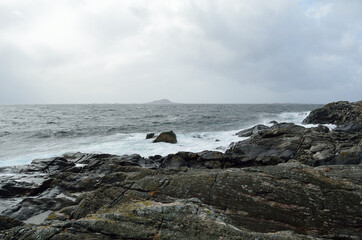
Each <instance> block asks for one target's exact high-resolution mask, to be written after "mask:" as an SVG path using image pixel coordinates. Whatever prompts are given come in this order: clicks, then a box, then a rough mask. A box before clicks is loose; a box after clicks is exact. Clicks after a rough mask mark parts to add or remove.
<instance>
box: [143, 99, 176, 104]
mask: <svg viewBox="0 0 362 240" xmlns="http://www.w3.org/2000/svg"><path fill="white" fill-rule="evenodd" d="M146 104H154V105H170V104H177V103H174V102H171V101H170V100H168V99H161V100H155V101H152V102H149V103H146Z"/></svg>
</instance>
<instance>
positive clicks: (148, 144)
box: [0, 105, 334, 167]
mask: <svg viewBox="0 0 362 240" xmlns="http://www.w3.org/2000/svg"><path fill="white" fill-rule="evenodd" d="M186 107H187V111H186V110H185V112H179V113H178V114H175V115H172V114H170V116H169V117H167V118H166V119H161V120H158V118H157V119H154V120H155V121H157V124H158V125H157V124H156V125H154V126H155V127H156V126H158V128H162V126H165V128H167V127H171V128H172V126H173V125H172V124H173V122H174V121H178V124H181V123H182V122H183V121H185V123H186V124H185V130H184V131H175V133H176V134H177V139H178V142H177V143H176V144H168V143H153V142H152V141H153V139H147V140H146V139H145V137H146V133H145V132H142V133H141V132H139V133H116V134H114V133H111V134H110V135H107V136H104V135H103V136H98V135H97V134H95V135H92V136H87V135H86V136H82V137H74V136H69V137H61V138H57V137H49V138H45V139H44V138H32V140H34V142H30V143H29V142H26V141H23V142H22V141H19V142H17V143H16V144H15V142H11V141H9V142H8V143H7V142H6V141H4V142H2V143H0V144H2V147H4V149H6V151H4V152H2V153H1V152H0V160H1V161H0V167H1V166H12V165H22V164H28V163H30V162H31V161H32V160H34V159H37V158H48V157H55V156H61V155H62V154H64V153H66V152H86V153H110V154H117V155H123V154H134V153H137V154H140V155H141V156H143V157H148V156H153V155H162V156H165V155H167V154H170V153H176V152H179V151H190V152H200V151H204V150H217V151H221V152H224V151H225V150H226V149H227V148H228V146H229V145H230V143H231V142H236V141H241V140H243V138H239V137H237V136H236V135H235V133H236V132H238V131H240V130H243V129H246V128H249V127H252V126H254V125H256V124H265V125H268V126H271V125H272V124H271V123H270V121H273V120H275V121H277V122H292V123H295V124H300V125H302V124H301V123H302V120H303V119H305V118H306V117H307V116H308V114H309V111H302V112H282V113H279V114H276V113H273V112H271V111H269V112H268V113H260V117H258V116H257V114H254V115H253V114H251V115H250V118H248V116H249V115H248V112H245V114H246V115H245V116H246V117H245V118H244V115H243V114H239V115H238V114H236V115H232V116H233V117H231V118H230V119H231V120H235V119H237V120H238V121H229V122H225V121H227V120H228V119H229V118H225V121H223V120H222V117H223V116H222V115H220V113H219V112H218V111H216V113H215V114H219V115H217V116H214V115H210V114H209V113H208V112H204V113H203V115H202V114H200V115H197V114H195V113H198V112H199V111H200V110H201V111H202V110H203V108H200V106H194V107H189V106H186ZM228 107H230V108H232V109H234V108H233V107H235V106H233V105H232V106H228ZM212 109H213V108H211V110H212ZM215 109H218V110H220V111H221V110H223V108H220V109H219V108H215ZM215 109H214V110H215ZM236 110H237V109H234V110H230V111H232V112H233V113H234V112H235V111H236ZM68 111H69V110H68ZM188 111H189V112H188ZM226 113H229V112H226ZM52 114H53V113H52ZM92 114H93V113H92ZM92 114H90V115H91V116H93V115H92ZM182 114H189V116H188V118H185V119H183V117H180V116H184V115H182ZM97 116H98V115H97ZM117 116H118V115H117ZM137 116H138V115H136V117H135V118H137ZM160 116H161V115H160ZM167 116H168V115H167ZM204 116H206V117H207V118H210V123H209V122H208V121H209V120H205V119H203V118H202V117H204ZM111 117H112V116H108V118H107V119H109V118H111ZM198 117H201V118H202V119H203V121H201V122H200V123H198V122H197V121H195V122H193V123H192V124H194V125H192V127H194V128H196V129H200V131H194V132H188V131H189V129H188V128H189V127H190V126H191V125H187V123H189V122H188V121H191V120H194V118H196V119H198ZM211 117H215V118H216V119H217V120H219V121H220V123H218V122H217V121H216V120H215V119H214V118H211ZM107 119H103V121H106V120H107ZM180 119H181V120H180ZM115 120H117V121H120V120H119V119H115ZM134 121H136V120H134ZM158 121H159V122H158ZM142 123H143V122H140V123H137V124H142ZM112 124H113V123H112ZM135 124H136V123H135ZM137 124H136V125H135V126H136V127H137V126H138V125H137ZM152 124H153V123H152ZM163 124H165V125H163ZM169 124H171V125H169ZM195 124H196V125H195ZM205 124H211V125H208V126H211V127H209V128H207V129H213V127H214V126H215V127H216V129H230V128H229V126H232V127H231V128H233V130H228V131H213V132H212V131H208V130H202V129H204V128H203V127H204V126H205ZM212 124H214V125H212ZM215 124H220V125H215ZM221 125H222V126H221ZM62 126H63V125H62ZM65 126H67V125H64V126H63V127H65ZM87 126H88V125H87ZM89 126H91V125H89ZM112 126H113V125H112ZM117 126H119V125H117V124H115V125H114V128H115V129H116V130H115V131H117V129H118V128H117ZM175 126H179V125H175ZM219 126H221V127H220V128H219ZM303 126H304V127H314V126H316V125H312V124H310V125H309V124H308V125H303ZM327 126H328V127H329V128H331V129H333V128H334V126H333V125H327ZM51 127H54V128H56V129H58V128H59V129H60V130H61V131H63V130H62V129H63V128H61V127H58V126H53V125H52V126H51ZM152 128H153V126H152ZM238 128H239V129H238ZM59 129H58V130H59ZM89 129H93V128H89ZM112 129H113V128H112ZM60 130H59V131H60ZM121 130H122V129H121ZM121 130H119V131H121ZM165 130H166V129H165ZM136 131H137V130H136ZM156 131H157V130H156Z"/></svg>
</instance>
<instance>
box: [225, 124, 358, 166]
mask: <svg viewBox="0 0 362 240" xmlns="http://www.w3.org/2000/svg"><path fill="white" fill-rule="evenodd" d="M360 139H361V134H360V133H347V132H340V131H331V132H330V131H329V129H327V128H326V127H322V126H319V127H316V128H304V127H302V126H298V125H295V124H291V123H279V124H275V125H274V126H272V127H271V128H270V129H266V130H261V131H259V132H258V133H257V134H254V135H253V136H252V137H251V138H250V139H247V140H244V141H240V142H237V143H234V144H232V145H231V146H230V148H229V149H228V150H227V151H226V152H225V155H224V158H228V159H232V160H234V162H239V163H240V164H239V166H263V165H275V164H278V163H283V162H287V161H289V160H291V159H296V160H298V161H300V162H302V163H304V164H307V165H310V166H319V165H326V164H329V165H330V164H341V163H342V162H343V163H345V164H359V163H360V162H361V160H362V159H361V157H360V156H361V148H360V147H359V146H358V143H359V141H360ZM349 149H351V150H349ZM342 156H343V157H344V158H343V159H342Z"/></svg>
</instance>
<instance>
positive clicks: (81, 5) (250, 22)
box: [0, 0, 362, 103]
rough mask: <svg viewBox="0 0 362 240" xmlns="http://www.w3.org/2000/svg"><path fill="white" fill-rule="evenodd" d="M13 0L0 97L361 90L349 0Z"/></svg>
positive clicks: (248, 95)
mask: <svg viewBox="0 0 362 240" xmlns="http://www.w3.org/2000/svg"><path fill="white" fill-rule="evenodd" d="M17 2H18V3H19V5H16V4H10V3H9V2H8V4H6V3H3V4H2V6H1V5H0V6H1V7H0V22H4V21H6V22H8V25H7V26H6V27H4V28H1V30H0V52H1V53H2V54H1V55H0V62H1V63H3V64H2V66H1V67H0V69H1V71H0V87H1V90H0V91H1V93H3V94H2V97H1V99H0V100H1V102H2V103H11V102H14V103H15V102H16V103H18V102H24V103H31V102H44V103H47V102H51V103H52V102H67V103H70V102H147V101H150V100H153V99H155V98H170V99H172V100H174V101H178V102H241V103H242V102H316V103H321V102H329V101H336V100H341V99H346V100H350V101H356V100H359V99H360V97H361V90H360V89H362V81H361V78H362V67H361V66H362V38H361V37H360V36H361V34H362V27H361V26H362V17H361V16H360V11H359V10H360V9H362V2H361V1H358V0H347V1H337V0H334V1H333V0H329V1H318V0H316V1H289V0H274V1H268V2H267V3H265V1H242V2H241V1H232V0H230V1H216V0H215V1H205V2H204V1H191V0H190V1H180V2H178V1H175V2H173V3H171V2H167V3H165V2H162V1H155V2H154V3H153V4H151V3H149V2H148V1H123V2H122V3H117V1H115V2H114V1H109V2H108V3H100V2H97V1H91V0H87V1H78V2H72V1H70V2H69V3H67V2H66V3H64V2H62V1H60V2H62V3H60V2H58V1H55V2H56V3H57V4H60V7H61V9H62V11H63V12H62V11H61V12H56V9H55V8H51V7H50V6H49V4H48V5H46V4H44V3H42V2H41V1H39V2H38V5H37V7H34V5H29V4H26V1H17ZM104 4H110V5H108V6H105V5H104ZM238 4H240V6H237V5H238ZM35 5H36V4H35ZM98 9H99V10H98ZM14 11H15V12H14ZM16 11H18V12H19V13H20V12H21V13H24V17H25V20H24V19H23V20H19V19H21V18H22V17H20V16H16ZM48 11H49V13H48ZM52 11H55V17H56V16H57V14H58V15H59V17H64V16H67V14H68V15H69V17H70V18H71V20H72V21H68V22H67V21H66V22H65V23H64V25H62V22H61V21H58V20H59V19H57V18H55V17H53V16H52V15H51V14H52ZM64 11H66V12H64ZM68 12H69V13H68ZM49 14H50V15H49ZM47 18H49V19H50V18H51V19H50V23H56V24H60V25H59V26H57V25H54V26H47V25H46V21H47V20H49V19H47ZM53 18H55V19H53ZM39 21H40V22H39ZM44 21H45V22H44ZM0 24H1V23H0ZM14 29H15V30H14ZM39 29H40V30H42V29H45V30H49V31H50V32H41V33H40V35H39V36H36V35H33V34H32V31H33V30H39ZM57 30H59V31H57ZM14 32H15V33H14ZM52 34H53V35H55V36H59V37H61V38H64V39H60V40H59V39H57V38H54V37H52ZM29 36H30V38H28V37H29ZM44 38H45V39H46V41H45V40H44ZM12 40H13V41H12ZM15 68H16V71H13V69H15ZM20 86H26V88H27V90H24V89H22V88H21V87H20ZM14 96H16V97H14ZM15 99H16V101H15Z"/></svg>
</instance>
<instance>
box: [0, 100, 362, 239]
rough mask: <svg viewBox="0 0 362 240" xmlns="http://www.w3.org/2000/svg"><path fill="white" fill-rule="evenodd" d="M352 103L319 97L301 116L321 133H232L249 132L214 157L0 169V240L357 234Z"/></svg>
mask: <svg viewBox="0 0 362 240" xmlns="http://www.w3.org/2000/svg"><path fill="white" fill-rule="evenodd" d="M361 106H362V102H361V101H360V102H357V103H348V102H337V103H331V104H327V105H326V106H324V107H323V108H322V109H316V110H314V111H312V112H311V113H310V114H309V116H308V117H307V118H306V119H305V121H304V123H305V124H310V123H313V124H318V121H319V123H321V124H335V125H336V127H335V128H334V129H333V130H331V129H329V128H328V127H325V126H322V125H319V126H316V127H312V128H305V127H303V126H299V125H296V124H293V123H276V124H274V125H273V126H263V127H260V126H259V127H257V126H256V127H257V128H256V127H252V128H250V129H244V130H243V131H240V132H238V135H240V136H247V135H249V136H248V137H249V138H247V139H245V140H241V141H239V142H235V143H233V144H231V146H230V147H229V148H228V149H227V150H226V151H225V153H222V152H217V151H208V150H207V151H203V152H197V153H195V152H178V153H175V154H168V155H167V156H160V155H155V156H151V157H141V156H140V155H138V154H133V155H123V156H117V155H111V154H86V153H75V154H65V155H62V156H60V157H54V158H49V159H36V160H34V161H33V162H32V163H31V164H29V165H22V166H13V167H1V168H0V173H1V174H8V175H7V176H6V177H2V176H1V174H0V198H1V202H2V203H3V205H4V207H3V208H4V209H5V210H3V211H2V212H1V213H0V226H1V227H2V228H3V229H1V228H0V238H1V239H11V238H12V237H15V236H16V237H20V236H24V237H25V238H24V239H32V238H35V237H37V239H53V240H54V239H74V238H77V239H112V238H114V237H117V238H120V239H158V238H160V239H163V238H165V239H200V238H211V239H220V238H227V239H255V238H258V237H260V238H264V239H276V238H277V239H320V238H328V239H329V238H352V239H353V238H355V239H358V238H360V237H362V229H361V226H360V225H358V223H359V222H360V220H361V215H362V212H361V207H360V206H361V205H360V204H361V202H362V179H361V177H360V172H361V170H362V164H361V160H362V151H361V149H362V140H361V137H362V119H361V115H360V112H359V111H360V109H361ZM347 113H348V114H347ZM328 121H329V122H328ZM11 174H12V175H11ZM4 176H5V175H4ZM1 230H2V231H1Z"/></svg>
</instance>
